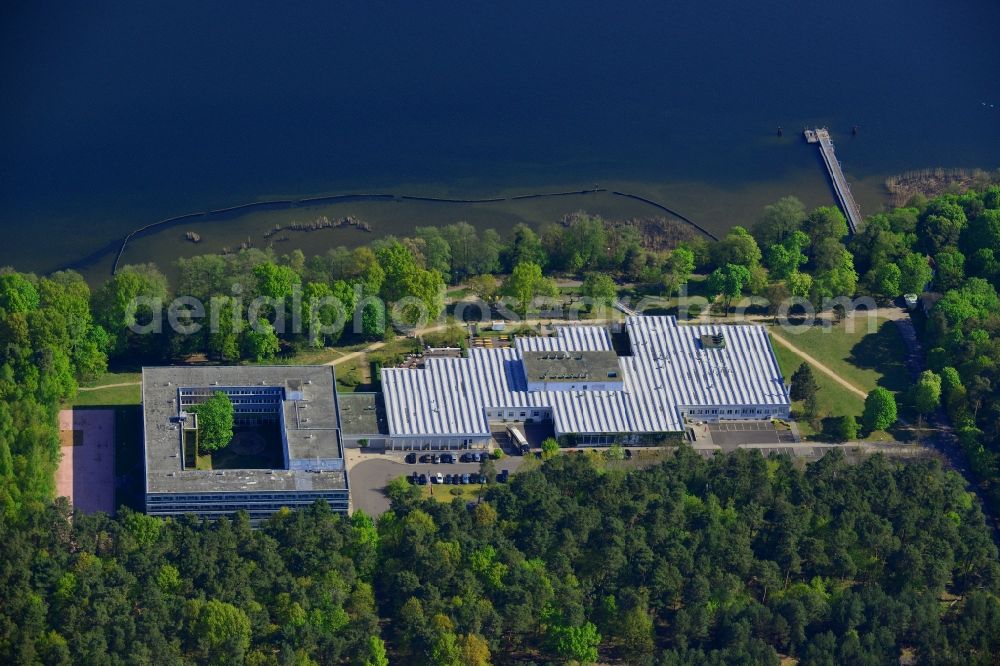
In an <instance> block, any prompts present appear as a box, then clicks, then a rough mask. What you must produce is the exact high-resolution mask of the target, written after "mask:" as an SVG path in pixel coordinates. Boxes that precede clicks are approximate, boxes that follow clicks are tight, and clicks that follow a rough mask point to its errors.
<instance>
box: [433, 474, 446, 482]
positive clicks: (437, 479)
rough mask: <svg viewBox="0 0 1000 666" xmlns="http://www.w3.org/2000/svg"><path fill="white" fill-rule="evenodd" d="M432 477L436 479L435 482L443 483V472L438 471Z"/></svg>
mask: <svg viewBox="0 0 1000 666" xmlns="http://www.w3.org/2000/svg"><path fill="white" fill-rule="evenodd" d="M434 478H435V479H436V481H435V483H444V474H442V473H441V472H438V473H437V476H435V477H434Z"/></svg>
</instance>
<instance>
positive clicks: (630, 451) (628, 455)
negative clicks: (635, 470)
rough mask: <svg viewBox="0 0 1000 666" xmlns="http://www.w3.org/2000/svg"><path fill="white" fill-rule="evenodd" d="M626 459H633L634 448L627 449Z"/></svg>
mask: <svg viewBox="0 0 1000 666" xmlns="http://www.w3.org/2000/svg"><path fill="white" fill-rule="evenodd" d="M625 460H632V449H625Z"/></svg>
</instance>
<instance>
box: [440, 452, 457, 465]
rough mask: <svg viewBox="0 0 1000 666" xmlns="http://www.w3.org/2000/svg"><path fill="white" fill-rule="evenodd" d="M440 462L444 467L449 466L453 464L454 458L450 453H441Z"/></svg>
mask: <svg viewBox="0 0 1000 666" xmlns="http://www.w3.org/2000/svg"><path fill="white" fill-rule="evenodd" d="M441 462H443V463H445V464H446V465H450V464H451V463H453V462H455V456H453V455H451V454H450V453H443V454H441Z"/></svg>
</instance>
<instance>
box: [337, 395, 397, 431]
mask: <svg viewBox="0 0 1000 666" xmlns="http://www.w3.org/2000/svg"><path fill="white" fill-rule="evenodd" d="M337 402H338V403H340V430H341V432H343V433H344V435H345V436H347V437H358V436H362V435H387V434H389V426H388V424H387V423H386V420H385V408H384V405H383V404H382V401H381V400H380V399H379V394H378V393H338V394H337Z"/></svg>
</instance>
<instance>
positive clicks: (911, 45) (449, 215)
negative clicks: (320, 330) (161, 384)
mask: <svg viewBox="0 0 1000 666" xmlns="http://www.w3.org/2000/svg"><path fill="white" fill-rule="evenodd" d="M11 4H13V3H7V4H6V5H5V6H4V8H3V9H0V85H2V90H3V99H4V101H3V103H2V105H0V232H2V236H0V265H4V264H14V265H16V266H17V267H19V268H21V269H25V270H51V269H53V268H56V267H58V266H61V265H64V264H67V263H71V262H73V261H75V260H77V259H79V258H80V257H83V256H86V255H88V254H91V253H93V252H95V251H96V250H98V249H100V248H102V247H105V246H108V245H109V244H111V243H113V242H114V241H115V240H116V239H120V238H121V237H122V236H124V235H125V234H126V233H127V232H128V231H129V230H131V229H133V228H135V227H138V226H142V225H144V224H147V223H149V222H152V221H155V220H157V219H160V218H164V217H168V216H171V215H178V214H181V213H185V212H188V211H196V210H205V209H209V208H215V207H223V206H229V205H233V204H238V203H243V202H245V201H250V200H255V199H262V198H280V197H284V196H289V197H296V198H297V197H301V196H307V195H310V194H319V193H337V192H370V191H378V192H393V193H404V194H429V195H451V196H461V197H468V196H492V195H495V194H496V193H519V192H538V191H546V190H549V189H551V188H554V187H555V188H563V187H570V188H584V187H591V186H593V185H594V184H600V185H601V186H602V187H629V188H631V190H632V191H635V192H637V193H640V194H643V195H644V196H652V197H653V198H657V200H660V201H662V202H663V203H665V204H666V205H668V206H671V207H673V208H675V209H676V210H678V211H681V212H682V213H684V214H685V215H687V216H688V217H691V218H693V219H696V220H697V221H699V222H700V223H703V224H704V225H705V226H707V227H709V228H711V229H714V230H722V229H725V228H726V227H728V226H729V225H731V224H733V223H740V222H741V223H747V222H749V221H751V220H752V219H753V218H754V217H755V216H756V215H757V213H758V211H759V208H760V206H761V205H762V204H763V203H766V202H767V201H770V200H773V199H774V198H777V197H778V196H781V195H783V194H788V193H791V194H796V195H798V196H800V197H801V198H803V200H805V201H806V202H807V203H810V204H817V203H830V202H832V194H831V193H830V190H829V185H828V184H827V181H826V176H825V173H824V172H823V170H822V166H821V162H820V159H819V156H818V152H817V151H816V149H815V147H814V146H806V145H805V144H804V143H803V142H802V140H801V135H800V134H801V129H802V127H804V126H806V125H810V126H811V125H827V126H829V127H830V129H831V132H832V133H833V136H834V140H835V142H836V145H837V151H838V155H839V157H840V159H841V161H842V162H843V163H844V166H845V171H846V173H847V176H848V179H849V180H850V181H851V182H852V184H853V185H854V188H855V190H856V191H857V193H858V195H859V199H860V200H861V203H862V205H863V207H865V209H866V210H872V209H873V208H877V207H878V206H880V205H882V203H883V199H882V198H881V193H880V186H881V182H882V179H883V178H884V176H886V175H888V174H891V173H896V172H899V171H902V170H906V169H913V168H922V167H929V166H949V167H950V166H960V167H983V168H996V167H997V166H1000V76H998V75H997V73H998V72H1000V40H997V39H996V29H997V27H998V26H1000V4H998V3H996V2H993V1H992V0H967V1H963V2H957V3H944V2H940V1H931V0H906V1H903V0H882V1H881V2H876V3H870V2H862V1H861V0H841V1H840V2H837V3H819V2H809V1H806V2H802V1H801V0H799V1H798V2H790V1H789V2H759V3H746V2H741V1H737V0H718V1H717V2H714V3H702V2H674V3H666V2H662V1H658V2H621V3H608V2H594V1H580V2H575V3H571V4H569V3H539V2H526V1H520V0H514V1H508V2H504V3H488V2H468V1H465V2H433V1H432V2H427V3H396V2H392V3H390V2H384V1H374V0H373V1H372V2H364V3H350V4H348V3H316V5H317V6H314V7H312V8H305V7H301V6H298V5H297V4H294V3H263V2H244V3H239V4H237V5H232V6H230V7H227V8H223V7H216V6H209V5H210V3H194V2H187V3H185V2H180V3H118V6H112V5H110V4H106V3H101V2H95V3H80V4H78V5H74V6H70V5H69V4H68V3H46V2H37V3H20V6H10V5H11ZM234 7H238V10H236V9H233V8H234ZM779 125H780V126H782V127H784V130H785V132H784V136H783V137H778V136H776V130H777V127H778V126H779ZM854 125H858V126H859V127H860V131H859V133H858V135H857V136H852V135H851V128H852V127H853V126H854ZM579 207H584V206H582V205H579V204H578V203H576V202H569V201H567V210H575V209H576V208H579ZM396 210H398V214H396V215H395V217H393V215H391V214H388V213H385V212H384V211H383V212H381V213H379V214H378V215H379V216H380V217H379V221H380V225H381V226H380V227H379V228H378V229H377V230H378V231H379V232H388V231H392V232H395V233H406V231H407V229H408V228H410V226H411V225H412V223H413V222H419V223H421V224H426V223H428V222H432V221H438V222H440V223H448V222H452V221H454V220H455V219H470V220H471V221H473V222H475V223H477V224H494V222H493V221H492V218H491V217H490V216H493V217H496V216H497V215H499V213H493V212H482V211H481V210H480V211H478V212H477V210H472V209H470V210H457V209H447V208H442V209H439V210H440V212H437V211H430V212H428V211H422V212H421V211H415V210H413V209H411V208H408V207H406V206H400V207H398V209H396ZM320 212H322V211H320ZM327 212H329V211H327ZM342 212H343V214H352V211H351V210H348V209H347V208H343V207H342ZM603 212H605V213H606V214H614V213H615V210H613V209H608V210H604V211H603ZM649 212H650V213H655V211H652V210H651V211H649ZM543 213H544V215H554V214H555V213H554V212H553V210H552V209H550V207H545V208H544V209H542V208H539V209H537V210H532V211H527V212H525V213H524V215H523V217H524V218H525V219H530V220H533V221H537V219H539V218H540V217H541V216H542V215H543ZM633 213H634V210H633V209H632V208H628V209H622V211H621V214H623V215H624V214H633ZM312 214H313V213H312V212H311V211H304V212H303V216H302V217H303V219H308V218H309V217H310V216H311V215H312ZM324 214H325V213H324ZM480 215H481V216H482V219H480V217H477V216H480ZM504 219H507V218H504ZM513 219H514V218H510V219H507V222H511V223H512V221H513ZM213 224H214V226H213V229H223V226H222V225H224V224H230V223H229V222H226V223H221V222H220V223H213ZM241 224H242V225H244V226H246V225H251V224H252V225H255V226H253V229H257V228H266V226H267V221H266V220H259V219H254V220H252V221H247V220H239V219H237V220H234V221H233V222H232V225H235V226H232V228H229V227H227V228H226V230H225V231H220V232H218V233H219V234H221V235H222V236H225V237H227V238H228V237H234V238H238V237H239V236H240V235H241V234H242V229H238V228H237V227H238V226H239V225H241ZM496 224H497V226H501V227H502V226H504V224H506V222H504V223H496ZM174 231H175V232H176V230H174ZM209 233H215V232H214V231H210V232H209ZM248 233H249V232H248ZM220 241H221V239H220ZM345 242H348V241H345ZM215 245H219V243H213V244H211V246H210V244H209V243H208V242H206V243H205V244H204V251H211V250H215V249H217V248H216V247H215ZM193 247H194V246H191V247H185V246H183V243H182V241H179V240H178V239H177V237H176V233H173V235H170V236H169V238H165V239H164V242H163V243H162V244H161V248H160V250H159V252H157V251H156V250H155V248H152V249H149V250H148V251H147V252H146V254H143V255H142V258H154V259H157V260H158V261H160V262H161V263H163V262H169V261H170V258H171V257H172V256H173V255H174V254H177V253H179V252H181V251H186V252H188V253H190V252H191V251H193ZM139 258H140V255H138V254H137V255H136V256H135V257H132V256H129V257H128V259H130V260H131V259H135V260H138V259H139ZM106 264H107V265H109V264H108V260H107V259H105V260H104V263H102V264H101V265H100V266H101V268H100V270H106V268H107V265H106ZM105 274H106V273H105Z"/></svg>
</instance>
